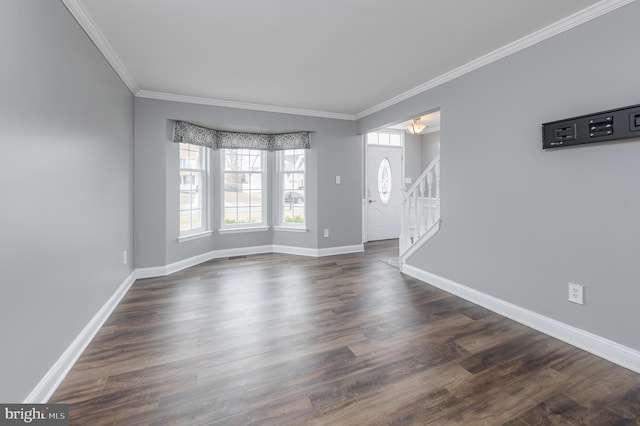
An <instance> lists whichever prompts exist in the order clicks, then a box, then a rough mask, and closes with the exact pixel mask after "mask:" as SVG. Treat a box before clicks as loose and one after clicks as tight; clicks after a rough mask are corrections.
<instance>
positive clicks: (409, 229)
mask: <svg viewBox="0 0 640 426" xmlns="http://www.w3.org/2000/svg"><path fill="white" fill-rule="evenodd" d="M402 195H403V197H402V211H401V216H400V259H399V263H400V269H401V270H402V264H403V263H404V262H405V260H406V259H407V258H409V256H411V255H412V254H413V253H415V252H416V250H418V248H420V247H422V245H424V243H426V242H427V241H428V240H429V239H430V238H431V237H432V236H433V235H435V234H436V232H438V230H439V229H440V156H439V155H438V156H437V157H436V158H434V159H433V161H432V162H431V164H429V166H428V167H427V168H426V169H425V170H424V172H422V174H421V175H420V177H419V178H418V179H417V180H416V181H415V182H414V184H413V185H412V186H411V188H409V190H408V191H404V189H403V194H402Z"/></svg>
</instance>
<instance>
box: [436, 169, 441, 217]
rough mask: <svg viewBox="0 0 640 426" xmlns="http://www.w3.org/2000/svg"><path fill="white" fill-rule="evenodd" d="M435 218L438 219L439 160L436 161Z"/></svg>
mask: <svg viewBox="0 0 640 426" xmlns="http://www.w3.org/2000/svg"><path fill="white" fill-rule="evenodd" d="M435 169H436V203H437V204H436V220H440V160H438V162H437V163H436V166H435Z"/></svg>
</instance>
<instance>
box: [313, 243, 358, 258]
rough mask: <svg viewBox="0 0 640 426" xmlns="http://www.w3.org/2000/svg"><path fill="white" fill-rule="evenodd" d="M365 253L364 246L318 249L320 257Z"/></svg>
mask: <svg viewBox="0 0 640 426" xmlns="http://www.w3.org/2000/svg"><path fill="white" fill-rule="evenodd" d="M363 251H364V244H356V245H353V246H341V247H327V248H321V249H318V257H324V256H335V255H338V254H350V253H361V252H363Z"/></svg>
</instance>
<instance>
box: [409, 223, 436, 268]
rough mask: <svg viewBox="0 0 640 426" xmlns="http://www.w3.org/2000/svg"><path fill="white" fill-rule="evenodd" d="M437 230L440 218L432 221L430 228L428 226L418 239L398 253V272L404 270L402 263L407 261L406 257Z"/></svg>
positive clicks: (411, 254)
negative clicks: (434, 221)
mask: <svg viewBox="0 0 640 426" xmlns="http://www.w3.org/2000/svg"><path fill="white" fill-rule="evenodd" d="M439 230H440V219H438V220H437V222H436V223H434V224H433V226H431V228H429V230H428V231H427V232H426V233H425V234H424V235H423V236H421V237H420V238H419V239H418V241H416V242H415V243H413V244H412V245H411V247H409V248H408V249H407V250H406V251H405V252H404V253H401V254H400V260H399V264H400V266H399V269H400V272H404V270H403V269H402V268H403V267H404V263H405V262H406V261H407V259H409V258H410V257H411V256H413V255H414V253H415V252H417V251H418V249H419V248H420V247H422V246H423V245H425V244H426V243H427V241H429V240H430V239H431V238H433V236H434V235H436V234H437V233H438V231H439Z"/></svg>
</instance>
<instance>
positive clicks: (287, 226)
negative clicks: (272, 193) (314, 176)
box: [275, 149, 308, 232]
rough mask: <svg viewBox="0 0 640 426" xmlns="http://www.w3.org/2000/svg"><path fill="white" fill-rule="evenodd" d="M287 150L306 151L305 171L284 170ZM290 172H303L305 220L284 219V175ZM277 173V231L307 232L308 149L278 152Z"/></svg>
mask: <svg viewBox="0 0 640 426" xmlns="http://www.w3.org/2000/svg"><path fill="white" fill-rule="evenodd" d="M286 151H302V152H303V153H304V162H305V167H304V170H303V171H292V170H284V165H283V162H284V155H285V152H286ZM288 173H296V174H302V179H303V182H304V207H303V209H304V214H303V217H304V222H301V223H300V222H297V223H296V222H285V221H284V202H283V201H284V200H283V198H284V193H285V181H284V175H285V174H288ZM276 175H277V178H276V180H277V182H276V185H275V187H276V188H278V194H277V197H276V198H275V200H276V206H277V208H276V209H275V210H276V211H277V214H278V221H277V225H276V226H275V229H276V230H277V231H298V232H306V231H307V200H308V190H307V188H308V187H307V150H305V149H295V150H294V149H291V150H282V151H277V152H276Z"/></svg>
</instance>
